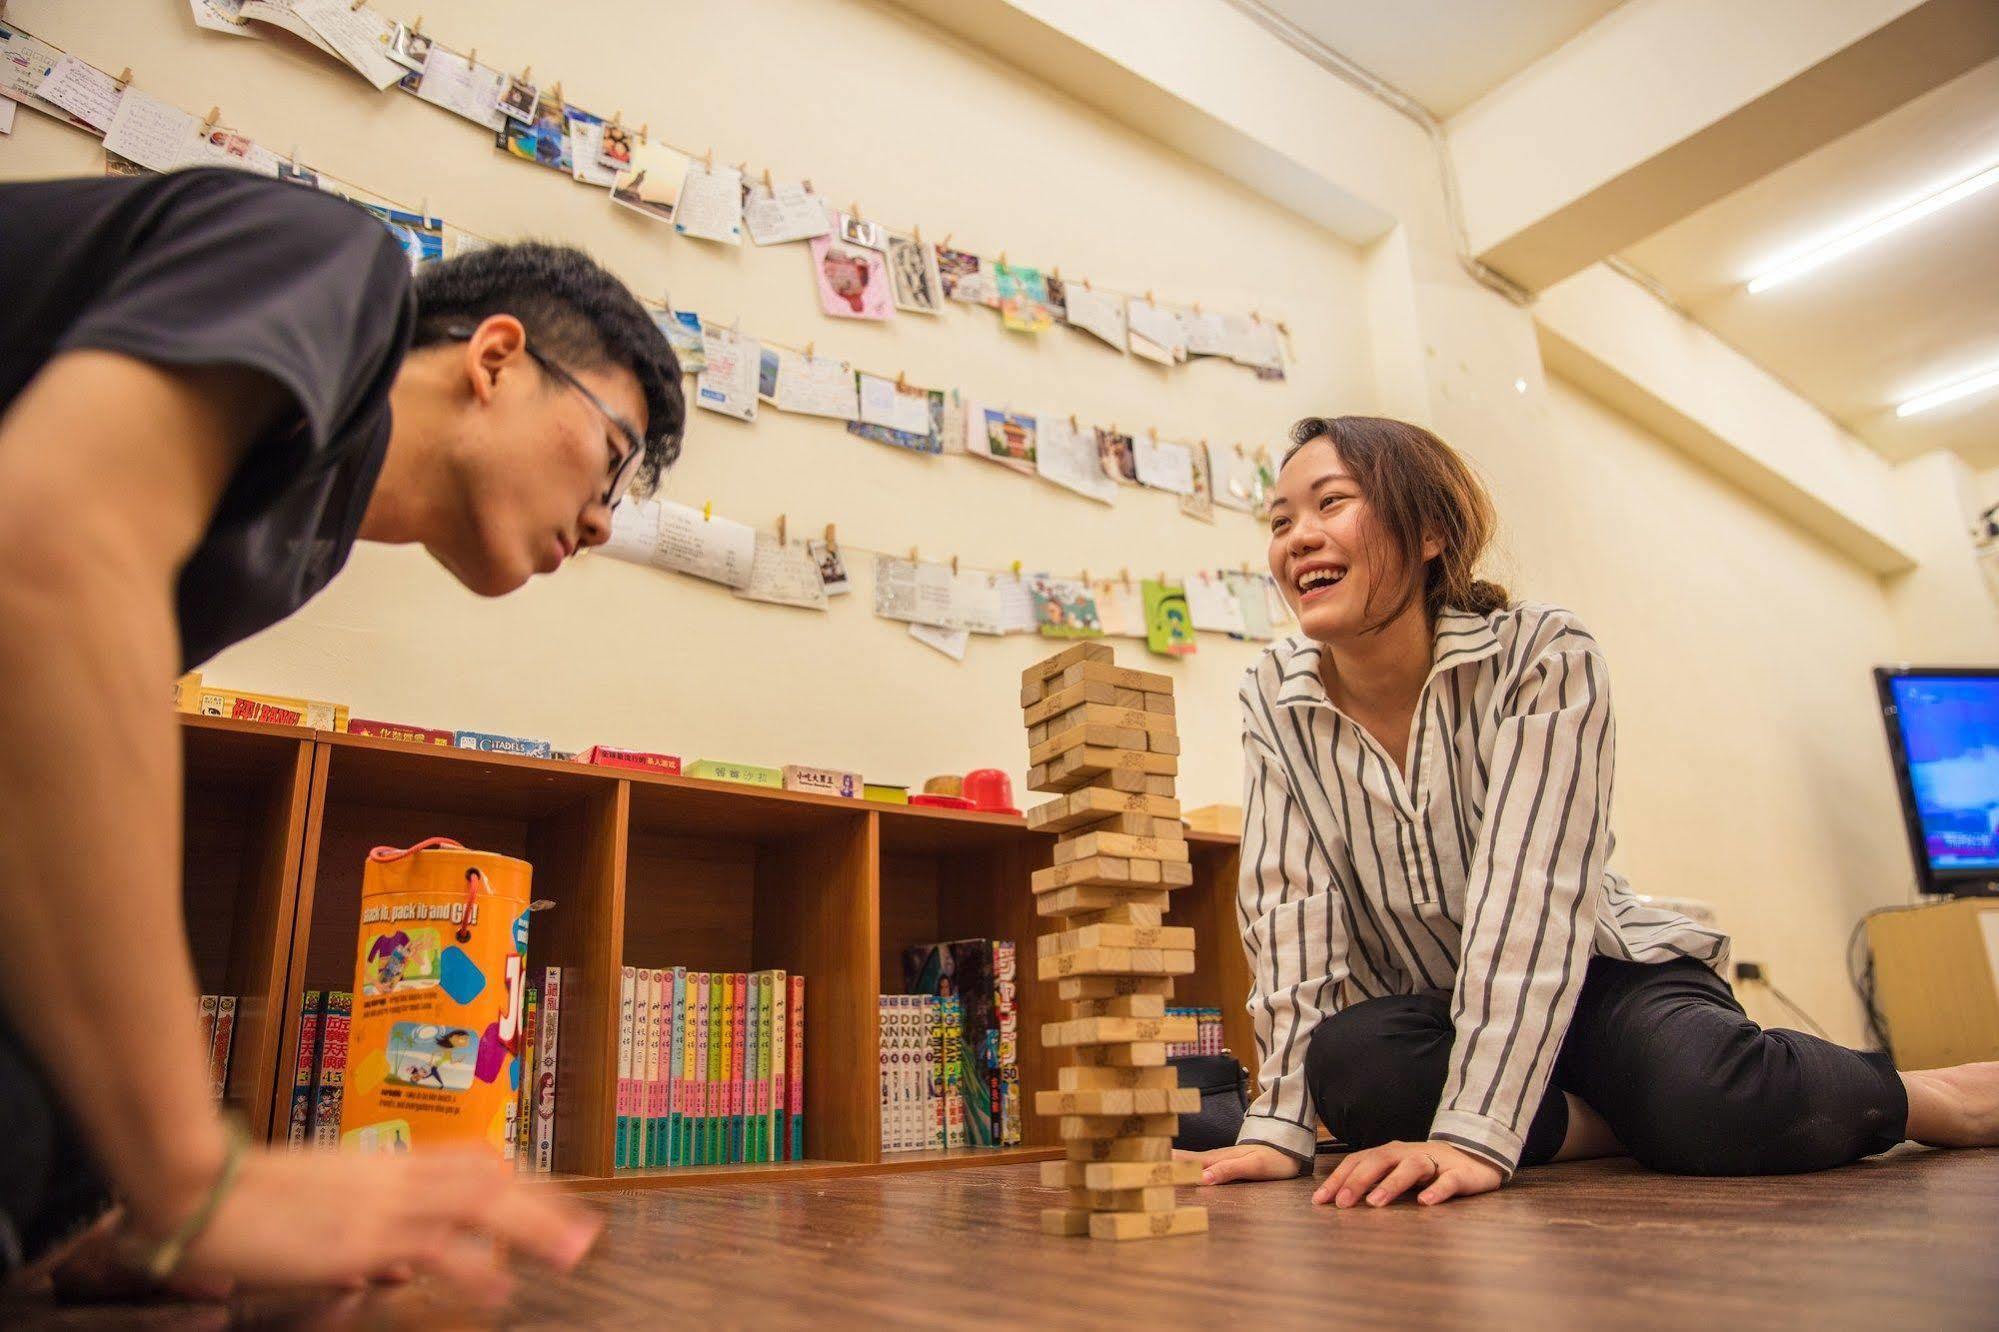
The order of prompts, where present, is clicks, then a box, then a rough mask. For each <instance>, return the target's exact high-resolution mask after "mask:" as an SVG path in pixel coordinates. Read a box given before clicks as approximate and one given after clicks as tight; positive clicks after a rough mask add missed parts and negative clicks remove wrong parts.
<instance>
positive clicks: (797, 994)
mask: <svg viewBox="0 0 1999 1332" xmlns="http://www.w3.org/2000/svg"><path fill="white" fill-rule="evenodd" d="M788 1018H789V1021H790V1023H791V1053H790V1055H789V1057H788V1058H787V1060H786V1069H785V1076H786V1077H788V1078H789V1079H790V1080H791V1088H790V1103H791V1104H790V1117H791V1139H790V1141H789V1143H787V1144H786V1151H785V1159H786V1160H789V1161H803V1160H804V1159H805V977H803V976H793V977H792V978H791V1011H790V1013H789V1014H788Z"/></svg>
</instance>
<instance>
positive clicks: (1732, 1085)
mask: <svg viewBox="0 0 1999 1332" xmlns="http://www.w3.org/2000/svg"><path fill="white" fill-rule="evenodd" d="M1450 1007H1451V997H1450V996H1449V995H1448V994H1442V993H1437V992H1434V991H1433V992H1428V993H1423V994H1407V995H1391V996H1389V997H1387V998H1383V999H1369V1000H1365V1001H1364V1002H1361V1003H1358V1004H1354V1005H1353V1006H1351V1007H1349V1008H1346V1009H1342V1010H1341V1011H1340V1012H1339V1013H1337V1014H1335V1015H1334V1016H1332V1017H1330V1018H1327V1019H1326V1020H1325V1021H1324V1022H1321V1023H1320V1024H1319V1026H1318V1027H1317V1028H1316V1029H1315V1030H1314V1031H1313V1033H1312V1042H1311V1046H1310V1048H1309V1050H1308V1052H1307V1054H1306V1056H1305V1077H1306V1080H1307V1082H1308V1083H1309V1085H1310V1087H1311V1089H1312V1101H1313V1104H1314V1105H1315V1106H1316V1107H1317V1109H1318V1112H1319V1118H1320V1119H1321V1120H1322V1121H1324V1123H1325V1125H1326V1128H1327V1129H1328V1130H1329V1131H1330V1132H1331V1133H1332V1134H1333V1135H1334V1136H1335V1137H1337V1138H1339V1139H1340V1140H1341V1141H1342V1142H1344V1143H1346V1144H1348V1145H1349V1146H1351V1147H1355V1148H1361V1147H1373V1146H1377V1145H1379V1144H1381V1143H1384V1142H1394V1141H1404V1142H1421V1141H1422V1140H1424V1139H1425V1138H1427V1137H1429V1134H1430V1120H1431V1117H1432V1116H1433V1115H1435V1113H1436V1110H1437V1102H1438V1099H1439V1098H1440V1097H1441V1096H1442V1095H1443V1090H1444V1078H1445V1074H1446V1070H1447V1066H1448V1064H1449V1062H1450V1054H1451V1045H1452V1041H1453V1037H1454V1035H1455V1033H1454V1031H1453V1029H1452V1026H1451V1013H1450ZM1563 1092H1570V1093H1573V1094H1574V1095H1575V1096H1577V1097H1578V1098H1580V1099H1581V1100H1582V1101H1583V1102H1584V1103H1586V1104H1587V1105H1589V1106H1590V1107H1591V1108H1592V1109H1594V1110H1595V1111H1596V1112H1597V1113H1598V1114H1600V1115H1602V1116H1603V1118H1604V1120H1605V1121H1606V1122H1607V1123H1608V1124H1609V1125H1610V1129H1611V1131H1612V1132H1613V1133H1615V1134H1616V1135H1617V1140H1618V1141H1619V1142H1621V1143H1623V1144H1624V1148H1625V1150H1626V1151H1628V1152H1629V1153H1630V1154H1631V1155H1632V1157H1633V1158H1635V1159H1636V1160H1637V1161H1638V1162H1639V1163H1641V1164H1643V1165H1646V1166H1649V1167H1651V1168H1652V1169H1654V1170H1663V1171H1668V1172H1671V1173H1673V1174H1679V1175H1779V1174H1792V1173H1796V1172H1798V1171H1804V1170H1823V1169H1826V1168H1827V1167H1830V1166H1836V1165H1841V1164H1844V1163H1845V1162H1848V1161H1852V1160H1855V1159H1857V1158H1859V1157H1862V1156H1867V1155H1870V1154H1872V1153H1874V1152H1882V1151H1886V1150H1888V1149H1889V1148H1890V1147H1893V1146H1894V1145H1895V1144H1896V1143H1898V1142H1900V1141H1902V1138H1903V1136H1904V1135H1903V1129H1904V1125H1905V1124H1906V1123H1907V1120H1908V1116H1909V1103H1908V1097H1907V1095H1906V1094H1905V1092H1904V1091H1903V1089H1902V1081H1901V1079H1900V1078H1899V1077H1897V1076H1896V1073H1895V1068H1894V1064H1893V1063H1892V1061H1890V1059H1889V1058H1888V1056H1886V1055H1882V1054H1867V1053H1863V1052H1861V1051H1858V1050H1849V1049H1847V1048H1845V1047H1844V1046H1839V1045H1834V1044H1832V1043H1831V1042H1830V1041H1823V1040H1820V1039H1819V1038H1818V1037H1816V1036H1807V1035H1805V1034H1804V1033H1803V1032H1796V1031H1765V1030H1764V1029H1763V1028H1761V1027H1759V1026H1757V1025H1756V1024H1755V1023H1754V1022H1752V1021H1750V1019H1749V1016H1748V1015H1747V1014H1746V1013H1744V1012H1743V1011H1742V1005H1741V1004H1739V1003H1737V1002H1736V1000H1735V995H1734V992H1733V991H1731V990H1730V989H1729V987H1728V983H1727V982H1726V981H1724V980H1722V979H1721V978H1720V977H1719V976H1717V975H1715V973H1714V972H1712V971H1710V970H1709V969H1708V968H1707V967H1705V966H1703V965H1702V964H1700V963H1699V962H1695V961H1692V960H1690V959H1684V958H1682V959H1678V960H1675V961H1672V962H1668V963H1663V964H1657V965H1653V964H1646V963H1639V962H1623V961H1619V960H1617V959H1615V958H1608V957H1598V958H1595V959H1593V960H1592V961H1591V962H1590V966H1589V974H1588V976H1587V977H1586V978H1585V980H1584V983H1583V992H1582V997H1581V999H1580V1000H1579V1001H1578V1002H1577V1004H1576V1012H1575V1017H1574V1018H1573V1019H1572V1020H1571V1021H1570V1023H1569V1032H1568V1036H1567V1037H1566V1038H1565V1039H1564V1040H1563V1042H1562V1049H1561V1053H1560V1055H1559V1056H1558V1057H1557V1059H1556V1061H1555V1071H1554V1074H1553V1076H1552V1077H1551V1078H1550V1080H1549V1086H1548V1091H1547V1094H1546V1096H1544V1097H1543V1099H1542V1101H1541V1105H1540V1108H1539V1110H1538V1111H1537V1112H1536V1113H1535V1116H1534V1119H1533V1122H1532V1125H1531V1126H1530V1127H1529V1128H1528V1129H1527V1131H1526V1147H1525V1149H1524V1150H1523V1151H1522V1153H1521V1158H1520V1164H1521V1165H1523V1166H1526V1165H1539V1164H1541V1163H1543V1162H1546V1161H1549V1160H1552V1159H1553V1158H1554V1155H1555V1152H1556V1151H1557V1149H1559V1148H1560V1147H1561V1145H1562V1138H1563V1136H1564V1135H1565V1134H1566V1133H1567V1132H1568V1123H1569V1112H1568V1103H1567V1101H1566V1100H1565V1099H1564V1098H1563V1095H1562V1093H1563Z"/></svg>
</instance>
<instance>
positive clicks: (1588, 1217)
mask: <svg viewBox="0 0 1999 1332" xmlns="http://www.w3.org/2000/svg"><path fill="white" fill-rule="evenodd" d="M1325 1169H1326V1163H1325V1162H1324V1161H1322V1162H1321V1164H1320V1170H1321V1172H1322V1173H1323V1172H1324V1170H1325ZM1036 1178H1037V1177H1036V1173H1035V1167H1034V1166H1031V1165H1022V1166H996V1167H988V1168H980V1169H968V1170H959V1171H952V1172H948V1173H943V1174H919V1175H893V1176H884V1177H867V1178H853V1179H836V1180H829V1181H825V1182H820V1183H792V1184H776V1185H771V1186H767V1187H764V1186H756V1187H730V1188H715V1189H707V1188H693V1189H675V1190H669V1191H664V1192H629V1191H628V1192H612V1193H600V1194H592V1195H589V1196H588V1197H587V1198H586V1199H585V1200H584V1201H585V1205H587V1206H590V1207H593V1208H596V1209H598V1210H600V1211H601V1212H602V1213H603V1214H604V1215H605V1217H606V1219H607V1221H608V1223H609V1224H608V1228H607V1231H606V1234H605V1237H604V1239H603V1240H602V1241H601V1242H600V1244H599V1247H598V1249H597V1250H596V1251H595V1252H594V1253H593V1254H592V1256H591V1257H590V1258H589V1259H588V1260H587V1261H586V1262H585V1264H584V1266H583V1267H582V1268H581V1269H580V1270H579V1271H578V1272H577V1273H575V1274H574V1275H573V1276H570V1277H568V1278H564V1279H560V1280H554V1279H549V1278H547V1277H546V1276H545V1275H534V1276H529V1277H528V1278H527V1280H526V1281H524V1283H523V1286H522V1289H521V1291H520V1293H519V1295H518V1296H517V1297H516V1299H515V1300H514V1302H513V1304H512V1305H511V1306H509V1307H508V1308H507V1309H506V1310H505V1311H504V1312H503V1313H502V1314H501V1315H499V1316H498V1317H496V1318H495V1319H493V1320H492V1322H493V1323H494V1324H495V1325H509V1326H523V1325H526V1326H570V1327H573V1326H605V1327H613V1326H615V1327H647V1326H667V1325H670V1324H676V1323H680V1322H684V1321H689V1320H691V1321H693V1322H694V1323H695V1325H697V1326H702V1325H705V1326H709V1327H718V1328H719V1327H747V1326H750V1325H753V1324H754V1325H757V1326H759V1327H791V1326H802V1325H812V1326H815V1327H818V1328H825V1329H830V1328H845V1327H859V1326H870V1327H879V1326H897V1327H903V1326H906V1327H916V1326H929V1327H936V1326H967V1327H970V1326H987V1325H994V1324H1000V1325H1008V1324H1013V1325H1022V1324H1033V1325H1036V1326H1095V1327H1106V1326H1118V1327H1134V1328H1146V1327H1151V1326H1157V1327H1201V1328H1212V1327H1227V1326H1241V1325H1244V1324H1248V1325H1252V1326H1264V1327H1268V1326H1278V1327H1303V1326H1308V1325H1319V1324H1326V1323H1345V1324H1356V1325H1368V1326H1380V1327H1395V1328H1426V1327H1454V1328H1462V1327H1473V1326H1492V1327H1528V1328H1536V1329H1557V1328H1569V1327H1591V1328H1612V1329H1615V1332H1635V1330H1636V1329H1644V1328H1654V1327H1672V1328H1688V1327H1693V1328H1700V1329H1702V1330H1703V1332H1721V1330H1722V1329H1730V1328H1743V1327H1751V1328H1759V1329H1760V1328H1772V1327H1798V1328H1806V1327H1809V1328H1834V1327H1854V1328H1923V1329H1939V1328H1960V1327H1961V1328H1973V1327H1977V1328H1991V1327H1993V1326H1994V1325H1995V1324H1999V1256H1995V1252H1999V1251H1995V1248H1994V1240H1995V1237H1999V1150H1991V1151H1978V1152H1948V1153H1946V1152H1926V1151H1922V1150H1918V1149H1906V1148H1905V1149H1903V1150H1901V1151H1898V1152H1896V1153H1893V1154H1891V1155H1890V1156H1888V1157H1884V1158H1880V1159H1877V1160H1874V1161H1869V1162H1863V1163H1862V1164H1859V1165H1856V1166H1851V1167H1848V1168H1846V1169H1844V1170H1837V1171H1832V1172H1829V1173H1826V1174H1822V1175H1811V1176H1801V1177H1792V1178H1785V1179H1730V1180H1687V1179H1674V1178H1668V1177H1665V1176H1660V1175H1653V1174H1648V1173H1646V1172H1644V1171H1642V1170H1639V1169H1638V1168H1636V1167H1635V1166H1632V1165H1631V1164H1629V1163H1628V1162H1623V1161H1612V1162H1590V1163H1585V1164H1578V1165H1567V1166H1552V1167H1547V1168H1543V1169H1538V1170H1533V1171H1529V1172H1527V1173H1526V1174H1523V1175H1522V1176H1521V1177H1520V1178H1519V1179H1518V1180H1517V1181H1516V1182H1515V1183H1514V1184H1512V1185H1509V1186H1508V1187H1507V1188H1505V1189H1504V1190H1502V1191H1500V1192H1499V1193H1497V1194H1493V1195H1490V1196H1488V1197H1483V1198H1477V1199H1471V1200H1467V1201H1462V1202H1454V1203H1451V1204H1449V1205H1448V1206H1444V1207H1440V1208H1435V1209H1430V1208H1418V1207H1415V1206H1413V1205H1398V1206H1395V1207H1392V1208H1389V1209H1387V1210H1384V1211H1371V1210H1362V1211H1357V1212H1346V1213H1335V1212H1333V1211H1330V1210H1328V1209H1325V1208H1315V1207H1313V1206H1312V1205H1311V1203H1310V1201H1309V1199H1310V1193H1311V1187H1312V1186H1311V1183H1310V1182H1309V1181H1305V1180H1299V1181H1293V1182H1288V1183H1281V1184H1253V1185H1236V1186H1230V1187H1227V1188H1221V1189H1213V1190H1187V1191H1186V1192H1187V1193H1188V1194H1189V1195H1190V1196H1191V1195H1198V1198H1195V1199H1191V1200H1198V1201H1202V1202H1205V1203H1207V1204H1208V1206H1209V1207H1210V1208H1211V1209H1212V1215H1211V1223H1212V1230H1211V1232H1210V1233H1209V1234H1208V1235H1205V1236H1197V1237H1190V1238H1186V1239H1169V1240H1153V1241H1146V1242H1142V1243H1132V1244H1109V1243H1100V1242H1097V1241H1092V1240H1081V1239H1054V1238H1048V1237H1044V1236H1043V1235H1042V1234H1041V1233H1040V1231H1039V1229H1038V1223H1037V1211H1038V1209H1039V1208H1040V1207H1041V1206H1042V1205H1043V1204H1044V1203H1046V1202H1048V1201H1049V1200H1050V1196H1051V1195H1050V1194H1049V1193H1048V1192H1046V1191H1044V1190H1042V1189H1041V1188H1039V1187H1038V1185H1037V1183H1036ZM233 1312H234V1313H235V1314H236V1315H237V1316H238V1317H239V1318H242V1319H244V1320H245V1321H246V1322H248V1323H251V1324H263V1325H271V1326H276V1325H282V1324H288V1323H291V1322H293V1321H295V1320H299V1319H301V1318H302V1317H303V1316H307V1315H309V1314H312V1313H318V1314H321V1315H328V1314H330V1315H332V1317H330V1318H323V1319H321V1320H316V1321H320V1322H321V1325H345V1324H347V1323H348V1322H349V1320H350V1318H351V1320H352V1321H353V1322H354V1323H356V1324H359V1325H365V1326H384V1325H386V1326H423V1327H440V1326H447V1325H449V1326H467V1325H477V1324H476V1322H473V1323H468V1322H467V1321H466V1320H465V1319H464V1318H463V1317H462V1315H461V1314H460V1311H458V1310H455V1309H452V1308H450V1307H449V1306H448V1305H446V1304H445V1303H444V1301H443V1300H442V1299H441V1298H440V1297H439V1296H437V1295H436V1294H435V1293H430V1292H426V1291H424V1290H422V1289H421V1288H412V1289H409V1290H403V1291H397V1292H384V1293H376V1294H372V1295H369V1296H366V1297H360V1298H359V1301H358V1303H351V1304H348V1305H347V1306H345V1307H343V1308H340V1309H332V1308H326V1307H324V1306H322V1307H319V1308H317V1309H313V1310H308V1309H307V1308H304V1307H301V1306H300V1305H298V1304H296V1303H292V1302H289V1301H286V1302H282V1303H276V1302H271V1301H255V1302H247V1303H241V1304H239V1305H238V1306H237V1308H236V1309H235V1310H234V1311H233ZM219 1313H221V1311H219V1310H208V1311H205V1312H204V1311H197V1310H195V1309H191V1308H185V1307H183V1308H177V1309H176V1308H167V1307H153V1308H148V1309H133V1308H126V1309H91V1310H83V1309H64V1310H54V1309H50V1308H49V1307H47V1306H34V1305H23V1304H21V1303H18V1302H16V1303H8V1302H5V1301H0V1324H6V1325H10V1326H21V1325H26V1324H27V1322H28V1321H29V1320H34V1321H36V1322H43V1321H46V1322H48V1323H50V1324H51V1325H63V1326H78V1327H98V1326H156V1327H173V1326H218V1325H219V1323H218V1321H217V1315H218V1314H219ZM342 1315H346V1316H345V1317H343V1316H342ZM239 1325H240V1324H239Z"/></svg>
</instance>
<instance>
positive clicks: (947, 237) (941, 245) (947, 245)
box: [937, 231, 953, 250]
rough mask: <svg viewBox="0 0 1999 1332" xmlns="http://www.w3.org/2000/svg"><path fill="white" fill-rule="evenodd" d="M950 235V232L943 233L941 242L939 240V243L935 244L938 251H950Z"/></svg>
mask: <svg viewBox="0 0 1999 1332" xmlns="http://www.w3.org/2000/svg"><path fill="white" fill-rule="evenodd" d="M952 234H953V233H951V232H948V231H947V232H945V233H944V239H943V240H941V241H939V242H938V243H937V248H938V249H940V250H948V249H950V248H951V236H952Z"/></svg>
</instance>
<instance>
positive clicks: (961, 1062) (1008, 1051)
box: [882, 939, 1020, 1150]
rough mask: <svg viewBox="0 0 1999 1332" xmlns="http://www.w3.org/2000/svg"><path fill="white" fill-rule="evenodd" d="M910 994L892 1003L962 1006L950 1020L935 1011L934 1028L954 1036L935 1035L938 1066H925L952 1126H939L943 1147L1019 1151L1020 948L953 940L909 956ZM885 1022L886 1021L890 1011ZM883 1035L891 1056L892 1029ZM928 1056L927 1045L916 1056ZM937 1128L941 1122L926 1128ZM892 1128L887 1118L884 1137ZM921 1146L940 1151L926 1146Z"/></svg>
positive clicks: (906, 983) (906, 987) (905, 953)
mask: <svg viewBox="0 0 1999 1332" xmlns="http://www.w3.org/2000/svg"><path fill="white" fill-rule="evenodd" d="M902 988H903V991H904V993H903V994H902V995H888V996H884V997H885V998H926V997H928V998H942V999H949V1000H952V1001H954V1003H955V1007H954V1008H951V1009H949V1010H946V1012H948V1015H949V1016H948V1019H947V1018H946V1017H945V1016H944V1015H943V1014H940V1013H939V1011H938V1010H935V1009H932V1010H931V1015H930V1019H931V1022H932V1023H933V1024H943V1025H947V1026H948V1027H949V1028H950V1030H949V1032H948V1033H939V1032H933V1033H932V1034H931V1038H930V1045H931V1047H932V1048H931V1062H930V1063H928V1064H926V1065H925V1066H924V1070H925V1073H926V1074H927V1076H928V1077H929V1080H930V1082H931V1083H932V1084H933V1085H935V1086H936V1088H937V1091H936V1093H935V1094H936V1095H937V1096H938V1097H940V1098H941V1099H942V1104H943V1107H944V1118H943V1120H942V1121H939V1122H941V1125H942V1129H943V1132H944V1134H945V1141H943V1142H942V1143H939V1144H937V1145H941V1146H947V1147H948V1146H958V1145H963V1146H967V1147H1017V1146H1019V1145H1020V1059H1019V1049H1020V1018H1019V1009H1018V997H1019V989H1018V984H1017V980H1016V964H1015V957H1014V946H1013V944H1012V943H1011V942H1010V941H1008V940H1005V939H952V940H947V941H946V942H943V943H931V944H915V945H912V946H910V947H908V948H905V949H903V950H902ZM883 1017H884V1020H885V1021H886V1019H887V1017H888V1012H887V1011H884V1013H883ZM921 1025H922V1023H921V1022H919V1023H918V1026H919V1027H920V1026H921ZM882 1030H883V1037H884V1040H883V1045H884V1050H885V1051H886V1049H887V1044H888V1041H887V1027H886V1026H884V1027H883V1029H882ZM947 1036H948V1039H947ZM922 1048H923V1043H922V1041H921V1040H919V1041H918V1042H917V1045H916V1049H917V1050H918V1051H920V1050H921V1049H922ZM954 1079H955V1080H954ZM953 1080H954V1081H953ZM947 1083H948V1084H949V1089H948V1090H947V1089H946V1084H947ZM885 1105H886V1103H885ZM960 1116H962V1119H963V1125H964V1127H963V1132H962V1144H961V1143H959V1142H958V1141H954V1140H952V1139H953V1136H954V1135H953V1134H952V1132H951V1129H950V1125H951V1124H952V1123H954V1122H956V1118H957V1117H960ZM932 1120H935V1116H934V1115H932V1116H931V1117H930V1119H926V1120H925V1123H926V1124H929V1123H931V1121H932ZM887 1126H888V1116H887V1113H886V1110H885V1113H884V1117H883V1131H884V1134H886V1132H887ZM926 1132H927V1131H926ZM916 1145H918V1146H923V1147H928V1146H931V1145H932V1144H931V1143H930V1142H929V1141H928V1140H927V1139H926V1140H925V1141H923V1142H921V1143H919V1144H916ZM883 1146H884V1150H901V1149H899V1148H889V1147H888V1146H887V1143H886V1139H885V1140H884V1144H883Z"/></svg>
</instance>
